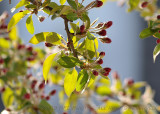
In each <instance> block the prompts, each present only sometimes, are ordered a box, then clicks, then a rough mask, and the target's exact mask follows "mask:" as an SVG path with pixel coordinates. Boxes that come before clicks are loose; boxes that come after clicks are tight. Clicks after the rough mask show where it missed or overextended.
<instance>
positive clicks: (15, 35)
mask: <svg viewBox="0 0 160 114" xmlns="http://www.w3.org/2000/svg"><path fill="white" fill-rule="evenodd" d="M9 38H10V39H12V40H16V39H17V38H18V30H17V27H16V26H14V27H13V28H12V29H11V31H10V32H9Z"/></svg>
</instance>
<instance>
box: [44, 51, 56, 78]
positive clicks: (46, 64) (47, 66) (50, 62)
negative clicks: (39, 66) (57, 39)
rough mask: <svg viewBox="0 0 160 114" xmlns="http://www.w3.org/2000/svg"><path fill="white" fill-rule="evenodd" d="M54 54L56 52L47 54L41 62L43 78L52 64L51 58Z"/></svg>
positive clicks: (46, 75)
mask: <svg viewBox="0 0 160 114" xmlns="http://www.w3.org/2000/svg"><path fill="white" fill-rule="evenodd" d="M55 56H56V53H54V54H52V55H50V56H48V57H47V58H46V60H45V61H44V63H43V77H44V79H45V80H47V77H48V73H49V71H50V68H51V66H52V62H53V59H54V58H55Z"/></svg>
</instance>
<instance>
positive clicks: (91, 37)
mask: <svg viewBox="0 0 160 114" xmlns="http://www.w3.org/2000/svg"><path fill="white" fill-rule="evenodd" d="M87 38H88V39H90V40H94V39H95V37H94V35H92V34H91V33H90V32H89V31H88V32H87Z"/></svg>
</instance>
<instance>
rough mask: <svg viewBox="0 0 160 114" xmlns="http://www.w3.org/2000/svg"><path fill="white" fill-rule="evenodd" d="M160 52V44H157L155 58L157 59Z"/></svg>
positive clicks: (154, 52)
mask: <svg viewBox="0 0 160 114" xmlns="http://www.w3.org/2000/svg"><path fill="white" fill-rule="evenodd" d="M159 53H160V44H157V45H156V47H155V48H154V51H153V60H154V62H155V61H156V57H157V55H158V54H159Z"/></svg>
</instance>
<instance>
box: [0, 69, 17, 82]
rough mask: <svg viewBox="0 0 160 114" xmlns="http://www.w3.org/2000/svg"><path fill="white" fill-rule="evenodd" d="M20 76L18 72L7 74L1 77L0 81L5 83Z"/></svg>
mask: <svg viewBox="0 0 160 114" xmlns="http://www.w3.org/2000/svg"><path fill="white" fill-rule="evenodd" d="M17 76H18V74H17V72H13V71H12V72H7V74H5V75H2V76H0V79H1V80H3V81H4V82H7V81H11V80H14V79H16V78H17Z"/></svg>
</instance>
